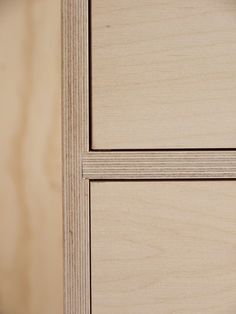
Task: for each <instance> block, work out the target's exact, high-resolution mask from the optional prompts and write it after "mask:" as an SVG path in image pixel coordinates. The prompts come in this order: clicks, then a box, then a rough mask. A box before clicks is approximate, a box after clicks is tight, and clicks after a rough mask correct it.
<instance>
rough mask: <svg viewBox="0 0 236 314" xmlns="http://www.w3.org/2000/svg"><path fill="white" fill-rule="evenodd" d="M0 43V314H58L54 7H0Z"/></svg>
mask: <svg viewBox="0 0 236 314" xmlns="http://www.w3.org/2000/svg"><path fill="white" fill-rule="evenodd" d="M0 42H1V49H0V104H1V109H0V111H1V114H0V131H1V132H0V145H1V154H0V172H1V176H0V186H1V187H0V247H1V250H0V313H1V314H42V313H43V314H60V313H62V312H63V293H62V291H63V289H62V234H61V229H62V228H61V226H62V221H61V216H62V210H61V171H60V169H61V161H60V159H61V158H60V154H61V148H60V141H61V136H60V133H61V130H60V120H61V118H60V89H59V88H60V3H59V1H57V0H40V1H34V0H21V1H18V0H9V1H8V0H6V1H4V0H2V1H0Z"/></svg>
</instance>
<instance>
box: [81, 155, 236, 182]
mask: <svg viewBox="0 0 236 314" xmlns="http://www.w3.org/2000/svg"><path fill="white" fill-rule="evenodd" d="M82 168H83V178H85V179H90V180H109V179H110V180H111V179H122V180H158V179H236V151H169V152H163V151H162V152H161V151H159V152H157V151H153V152H152V151H146V152H90V153H87V154H85V155H84V156H83V161H82Z"/></svg>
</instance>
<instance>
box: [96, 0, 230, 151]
mask: <svg viewBox="0 0 236 314" xmlns="http://www.w3.org/2000/svg"><path fill="white" fill-rule="evenodd" d="M235 37H236V3H235V1H233V0H200V1H195V0H187V1H186V0H181V1H179V0H173V1H167V0H164V1H163V0H148V1H144V0H143V1H140V0H118V1H117V0H93V1H92V108H93V112H92V121H93V124H92V130H93V136H92V145H93V148H95V149H111V148H112V149H122V148H126V149H130V148H132V149H135V148H199V147H200V148H216V147H219V148H229V147H231V148H232V147H236V140H235V139H236V107H235V101H236V88H235V87H236V59H235V54H236V41H235Z"/></svg>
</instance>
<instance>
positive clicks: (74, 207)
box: [62, 0, 90, 314]
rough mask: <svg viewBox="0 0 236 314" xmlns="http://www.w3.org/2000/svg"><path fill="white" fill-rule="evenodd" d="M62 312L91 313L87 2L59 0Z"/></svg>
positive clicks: (84, 0)
mask: <svg viewBox="0 0 236 314" xmlns="http://www.w3.org/2000/svg"><path fill="white" fill-rule="evenodd" d="M62 33H63V42H62V46H63V66H62V68H63V94H62V99H63V123H62V124H63V159H64V160H63V164H64V165H63V182H64V183H63V184H64V193H63V196H64V197H63V205H64V280H65V282H64V289H65V295H64V300H65V305H64V312H65V314H88V313H90V269H89V266H90V263H89V259H90V257H89V197H88V195H89V181H87V180H84V179H83V178H82V163H81V157H82V154H83V153H85V152H87V151H88V150H89V137H88V1H86V0H62Z"/></svg>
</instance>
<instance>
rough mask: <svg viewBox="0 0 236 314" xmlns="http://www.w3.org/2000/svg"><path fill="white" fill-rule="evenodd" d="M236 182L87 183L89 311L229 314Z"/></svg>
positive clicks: (235, 306)
mask: <svg viewBox="0 0 236 314" xmlns="http://www.w3.org/2000/svg"><path fill="white" fill-rule="evenodd" d="M235 185H236V183H235V182H232V181H231V182H226V181H224V182H217V181H215V182H210V181H205V182H203V181H201V182H196V181H195V182H173V181H172V182H171V181H169V182H92V184H91V215H92V216H91V217H92V223H91V229H92V240H91V245H92V253H91V254H92V255H91V256H92V296H93V297H92V304H93V313H94V314H110V313H112V314H120V313H122V314H143V313H148V314H170V313H176V314H189V313H204V314H226V313H227V314H234V313H235V310H236V300H235V295H236V264H235V260H236V250H235V247H236V233H235V226H236V212H235V206H236V195H235Z"/></svg>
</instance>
